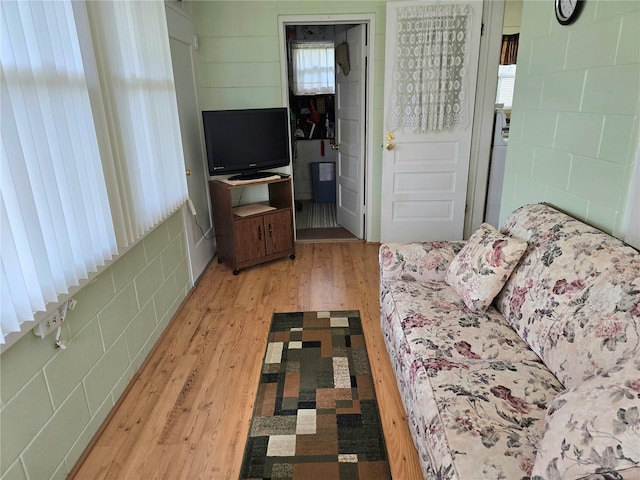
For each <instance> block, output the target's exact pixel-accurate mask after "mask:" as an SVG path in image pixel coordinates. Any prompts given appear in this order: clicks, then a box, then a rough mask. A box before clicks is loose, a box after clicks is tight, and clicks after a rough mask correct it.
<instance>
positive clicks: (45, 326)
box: [33, 302, 67, 338]
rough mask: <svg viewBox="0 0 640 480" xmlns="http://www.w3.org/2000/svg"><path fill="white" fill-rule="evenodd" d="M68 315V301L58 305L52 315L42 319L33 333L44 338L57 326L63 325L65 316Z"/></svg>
mask: <svg viewBox="0 0 640 480" xmlns="http://www.w3.org/2000/svg"><path fill="white" fill-rule="evenodd" d="M66 315H67V302H64V303H63V304H62V305H60V306H59V307H58V309H57V310H56V311H55V312H53V313H52V314H51V315H50V316H48V317H47V318H45V319H44V320H42V321H41V322H40V323H39V324H38V325H36V326H35V328H34V329H33V333H34V334H35V335H36V336H38V337H40V338H44V337H46V336H47V335H49V334H50V333H51V332H53V331H54V330H55V329H56V328H58V327H59V326H60V325H62V322H64V317H65V316H66Z"/></svg>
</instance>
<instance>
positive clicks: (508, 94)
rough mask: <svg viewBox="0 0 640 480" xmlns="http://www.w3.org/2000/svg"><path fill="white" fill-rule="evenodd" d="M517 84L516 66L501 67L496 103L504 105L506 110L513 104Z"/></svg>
mask: <svg viewBox="0 0 640 480" xmlns="http://www.w3.org/2000/svg"><path fill="white" fill-rule="evenodd" d="M515 83H516V66H515V65H500V66H499V67H498V92H497V94H496V103H503V104H504V106H505V108H511V106H512V104H513V88H514V85H515Z"/></svg>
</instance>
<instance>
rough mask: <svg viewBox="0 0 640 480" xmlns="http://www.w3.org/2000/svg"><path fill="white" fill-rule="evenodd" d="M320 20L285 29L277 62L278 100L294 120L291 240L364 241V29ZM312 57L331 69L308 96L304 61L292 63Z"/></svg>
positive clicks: (293, 22) (291, 21)
mask: <svg viewBox="0 0 640 480" xmlns="http://www.w3.org/2000/svg"><path fill="white" fill-rule="evenodd" d="M323 20H324V21H323ZM323 20H319V19H318V18H316V17H314V16H305V17H299V18H296V19H289V20H284V21H283V24H282V27H283V39H284V41H283V52H282V53H281V55H282V58H283V64H286V66H287V72H286V82H283V90H285V91H283V97H285V96H286V99H287V104H288V106H289V108H290V112H291V131H292V137H293V158H292V178H293V186H294V203H295V206H296V215H295V218H296V238H297V240H299V241H322V240H362V239H364V231H365V230H364V227H365V225H364V221H365V214H364V213H365V200H364V194H365V184H366V173H365V172H366V164H367V139H368V137H369V135H368V122H367V111H368V108H367V78H368V68H369V65H368V62H367V44H368V38H367V36H368V31H369V28H368V22H367V21H365V20H361V21H360V22H362V23H359V21H358V20H352V21H349V20H347V19H341V20H340V21H336V22H334V21H327V20H326V17H324V19H323ZM329 47H330V48H329ZM309 49H313V50H316V53H317V54H319V55H320V56H324V58H325V59H326V63H328V64H329V65H328V66H330V72H331V74H330V75H332V78H331V79H330V82H329V83H330V84H331V85H330V86H327V85H324V84H322V85H321V86H320V87H319V88H317V89H314V88H307V86H306V84H304V81H303V80H301V78H302V74H301V73H300V71H301V70H302V69H301V67H300V64H301V63H302V61H300V60H296V58H300V57H299V55H301V52H302V53H303V54H306V55H307V56H310V55H311V54H312V53H311V52H309ZM323 49H327V52H329V53H325V52H324V51H323ZM285 57H286V58H285ZM322 61H324V60H321V63H322ZM312 65H313V64H312ZM319 67H320V68H316V66H312V67H311V69H315V70H320V71H323V72H324V71H325V66H323V65H320V66H319ZM283 78H284V77H283Z"/></svg>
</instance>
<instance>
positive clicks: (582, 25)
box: [500, 0, 640, 236]
mask: <svg viewBox="0 0 640 480" xmlns="http://www.w3.org/2000/svg"><path fill="white" fill-rule="evenodd" d="M639 116H640V2H637V1H626V0H622V1H618V0H587V1H586V2H585V7H584V10H583V11H582V14H581V16H580V17H579V18H578V20H577V21H576V22H575V23H574V24H572V25H569V26H561V25H560V24H559V23H558V22H557V21H556V19H555V14H554V10H553V2H542V1H525V2H524V7H523V15H522V30H521V34H520V46H519V50H518V73H517V78H516V85H515V93H514V104H513V111H512V117H511V128H510V132H509V146H508V147H507V161H506V172H505V179H504V190H503V195H502V206H501V212H500V218H501V220H504V218H505V217H506V216H507V215H508V214H509V213H510V212H511V211H512V210H513V209H515V208H517V207H518V206H520V205H522V204H525V203H533V202H541V201H546V202H550V203H552V204H555V205H557V206H559V207H561V208H562V209H564V210H566V211H568V212H569V213H571V214H573V215H575V216H576V217H578V218H580V219H583V220H586V221H587V222H589V223H591V224H593V225H595V226H597V227H598V228H600V229H602V230H604V231H606V232H608V233H613V234H614V235H618V236H619V235H620V229H621V227H622V221H623V218H624V213H625V205H626V201H627V194H628V190H629V182H630V177H631V172H632V169H633V166H634V163H635V161H636V160H635V159H636V152H637V148H638V143H639V133H638V132H639Z"/></svg>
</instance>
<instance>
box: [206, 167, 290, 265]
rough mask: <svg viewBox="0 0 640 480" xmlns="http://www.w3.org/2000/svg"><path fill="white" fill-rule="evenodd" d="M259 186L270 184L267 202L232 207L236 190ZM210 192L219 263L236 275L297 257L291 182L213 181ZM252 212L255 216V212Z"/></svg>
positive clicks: (288, 180)
mask: <svg viewBox="0 0 640 480" xmlns="http://www.w3.org/2000/svg"><path fill="white" fill-rule="evenodd" d="M258 185H267V187H268V191H269V200H268V201H267V202H265V203H264V204H262V203H261V204H252V205H244V206H241V207H235V208H234V207H233V201H232V191H233V190H234V189H239V188H253V187H256V186H258ZM209 189H210V191H211V204H212V207H213V222H214V228H215V232H216V241H217V245H218V262H219V263H222V262H224V263H226V264H227V265H228V266H229V267H230V268H232V269H233V273H234V275H237V274H238V272H239V271H240V269H241V268H245V267H250V266H252V265H257V264H259V263H263V262H267V261H270V260H275V259H278V258H283V257H286V256H289V257H290V258H291V259H293V258H295V245H294V237H293V205H292V196H291V179H289V178H282V179H277V180H265V181H259V182H252V183H246V184H242V185H229V184H227V183H224V182H221V181H217V180H212V181H210V182H209ZM241 210H244V211H242V212H241ZM252 210H255V211H256V213H252ZM247 212H248V213H247Z"/></svg>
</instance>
